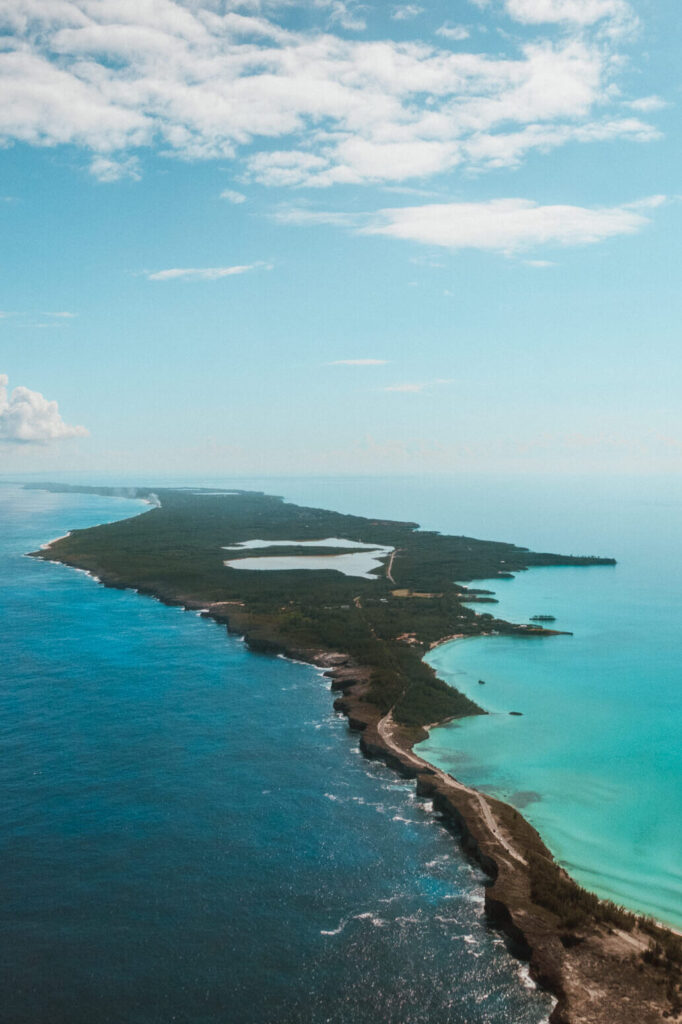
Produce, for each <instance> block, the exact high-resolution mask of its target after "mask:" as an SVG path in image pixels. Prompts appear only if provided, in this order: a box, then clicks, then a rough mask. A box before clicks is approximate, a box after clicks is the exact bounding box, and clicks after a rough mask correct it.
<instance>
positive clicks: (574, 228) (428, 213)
mask: <svg viewBox="0 0 682 1024" xmlns="http://www.w3.org/2000/svg"><path fill="white" fill-rule="evenodd" d="M664 201H665V200H664V197H662V196H651V197H649V198H647V199H643V200H640V201H639V202H636V203H629V204H626V205H623V206H612V207H596V208H589V207H584V206H567V205H561V206H558V205H557V206H542V205H540V204H539V203H534V202H532V201H531V200H528V199H493V200H489V201H488V202H478V203H433V204H430V205H425V206H407V207H401V208H396V209H387V210H381V211H380V212H379V213H378V215H377V217H376V219H375V221H374V222H373V223H370V224H369V225H367V226H366V227H364V228H362V229H360V230H361V233H362V234H368V235H388V236H389V237H391V238H402V239H407V240H410V241H413V242H421V243H423V244H425V245H440V246H445V247H447V248H450V249H483V250H490V251H494V252H500V253H504V254H506V255H511V254H513V253H517V252H522V251H524V250H527V249H532V248H535V247H537V246H541V245H555V246H575V245H590V244H593V243H596V242H602V241H604V240H605V239H607V238H614V237H617V236H618V235H631V234H635V233H636V232H638V231H641V230H642V229H643V228H644V227H646V226H647V225H648V224H649V223H650V220H649V217H647V216H646V213H645V211H647V210H650V209H654V208H655V207H657V206H660V205H661V204H662V202H664Z"/></svg>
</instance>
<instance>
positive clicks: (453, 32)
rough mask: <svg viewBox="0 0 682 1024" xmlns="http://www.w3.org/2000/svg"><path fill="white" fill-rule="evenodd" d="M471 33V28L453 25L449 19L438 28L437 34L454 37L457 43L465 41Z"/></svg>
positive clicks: (448, 37) (444, 37)
mask: <svg viewBox="0 0 682 1024" xmlns="http://www.w3.org/2000/svg"><path fill="white" fill-rule="evenodd" d="M470 34H471V33H470V32H469V29H468V28H465V26H464V25H452V24H451V23H450V22H449V21H446V22H445V24H444V25H441V26H440V28H437V29H436V35H437V36H442V37H443V39H452V41H453V42H455V43H461V42H463V41H464V40H465V39H468V38H469V36H470Z"/></svg>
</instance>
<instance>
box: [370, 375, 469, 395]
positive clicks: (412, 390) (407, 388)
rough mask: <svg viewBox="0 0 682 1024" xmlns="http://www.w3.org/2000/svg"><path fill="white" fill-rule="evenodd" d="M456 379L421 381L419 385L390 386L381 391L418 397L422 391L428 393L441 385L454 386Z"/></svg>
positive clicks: (442, 378) (438, 378) (443, 378)
mask: <svg viewBox="0 0 682 1024" xmlns="http://www.w3.org/2000/svg"><path fill="white" fill-rule="evenodd" d="M453 383H454V377H436V378H435V379H434V380H431V381H420V382H419V383H409V384H389V385H388V386H387V387H385V388H381V389H380V390H381V391H397V392H404V393H405V394H412V395H416V394H419V393H421V392H422V391H428V390H429V389H430V388H432V387H434V386H437V385H439V384H453Z"/></svg>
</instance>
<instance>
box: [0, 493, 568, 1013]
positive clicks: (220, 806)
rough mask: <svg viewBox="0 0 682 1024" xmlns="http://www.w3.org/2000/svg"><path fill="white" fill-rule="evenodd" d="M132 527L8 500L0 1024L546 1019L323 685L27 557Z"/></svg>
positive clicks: (182, 615)
mask: <svg viewBox="0 0 682 1024" xmlns="http://www.w3.org/2000/svg"><path fill="white" fill-rule="evenodd" d="M294 486H297V485H295V484H294V485H292V490H293V487H294ZM292 496H293V495H292ZM139 511H140V505H139V504H138V503H134V502H129V501H123V500H118V499H105V498H98V497H92V496H84V495H49V494H46V493H44V492H36V491H22V490H21V489H19V488H17V487H11V486H1V487H0V586H2V593H3V602H2V606H1V610H2V616H1V617H0V636H1V639H2V653H3V671H2V673H1V674H0V751H1V754H0V823H1V824H0V866H1V869H2V870H1V871H0V878H1V879H2V881H1V882H0V892H1V898H0V917H1V922H0V924H1V928H2V935H3V943H2V952H1V954H0V983H1V984H2V1000H0V1021H2V1022H3V1024H122V1022H125V1024H170V1022H172V1021H177V1022H184V1024H370V1022H372V1024H374V1022H376V1021H377V1020H385V1021H390V1022H391V1024H509V1022H510V1021H513V1022H514V1024H540V1022H541V1021H545V1020H546V1019H547V1015H548V1013H549V1009H550V1006H551V1001H550V1000H549V999H548V998H547V997H546V996H545V995H543V994H540V993H538V992H537V991H536V990H535V989H534V987H533V986H532V985H531V984H530V983H529V982H528V980H527V978H526V977H525V974H524V971H523V969H522V968H521V967H520V965H519V964H518V963H517V962H516V961H515V960H513V959H512V958H511V956H510V955H509V954H508V952H507V950H506V948H505V946H504V943H503V941H502V940H501V938H500V937H499V936H498V935H496V934H495V933H492V932H490V931H489V930H488V929H487V927H486V925H485V921H484V917H483V893H482V888H481V876H480V874H479V872H478V871H477V870H476V869H475V868H474V867H472V866H471V865H470V864H469V863H468V862H467V861H466V860H465V859H464V858H463V857H462V856H461V855H460V853H459V848H458V846H457V843H456V840H455V839H454V838H453V836H452V835H451V834H450V833H449V832H448V831H447V830H446V829H445V828H444V827H443V826H442V825H441V824H440V823H439V822H438V821H437V820H436V818H435V817H434V816H433V814H432V813H431V811H430V808H429V806H428V805H426V804H424V803H423V802H422V801H420V800H418V799H416V798H415V795H414V787H413V785H411V784H409V783H405V782H403V781H401V780H399V779H398V778H397V777H396V776H395V775H394V774H393V773H392V772H390V771H389V770H388V769H386V768H384V767H382V766H381V765H378V764H374V763H370V762H367V761H365V760H364V759H363V758H362V757H361V756H359V753H358V747H357V737H354V736H352V735H351V734H349V732H348V730H347V727H346V723H345V720H344V719H342V718H341V717H339V716H337V715H336V714H334V712H333V710H332V706H331V704H332V702H331V695H330V694H329V692H328V689H327V681H326V680H324V679H323V678H322V677H321V675H320V674H319V673H318V672H316V671H315V670H313V669H311V668H310V667H308V666H302V665H296V664H292V663H290V662H287V661H285V660H283V659H276V658H274V659H273V658H268V657H261V656H258V655H255V654H252V653H250V652H249V651H248V650H246V648H245V646H244V644H243V643H240V642H239V640H238V639H237V638H234V637H229V636H228V635H227V634H226V632H225V630H224V629H222V628H220V627H218V626H217V625H216V624H215V623H212V622H209V621H207V620H204V619H201V618H199V617H197V616H196V615H194V614H191V613H187V612H183V611H182V610H180V609H177V608H167V607H165V606H163V605H161V604H160V603H158V602H156V601H153V600H150V599H148V598H142V597H139V596H138V595H136V594H134V593H132V592H126V591H117V590H110V589H107V588H105V587H102V586H100V585H98V584H96V583H95V582H94V581H93V580H91V579H89V578H88V577H87V576H85V575H84V574H83V573H79V572H74V571H73V570H70V569H67V568H66V567H63V566H59V565H51V564H46V563H43V562H38V561H35V560H32V559H28V558H25V557H24V556H23V553H24V552H26V551H29V550H32V549H35V548H36V547H37V546H38V545H39V544H40V543H43V542H45V541H47V540H49V539H51V538H53V537H55V536H58V535H60V534H63V533H65V532H66V530H68V529H70V528H75V527H84V526H88V525H92V524H94V523H97V522H102V521H105V520H110V519H116V518H121V517H123V516H126V515H130V514H133V513H135V514H136V513H138V512H139Z"/></svg>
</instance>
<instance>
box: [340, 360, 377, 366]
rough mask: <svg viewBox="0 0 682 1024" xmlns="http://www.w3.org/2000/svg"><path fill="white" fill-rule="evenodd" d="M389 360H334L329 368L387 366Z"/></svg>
mask: <svg viewBox="0 0 682 1024" xmlns="http://www.w3.org/2000/svg"><path fill="white" fill-rule="evenodd" d="M387 363H388V360H387V359H334V360H333V362H331V363H328V364H327V365H328V366H386V364H387Z"/></svg>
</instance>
